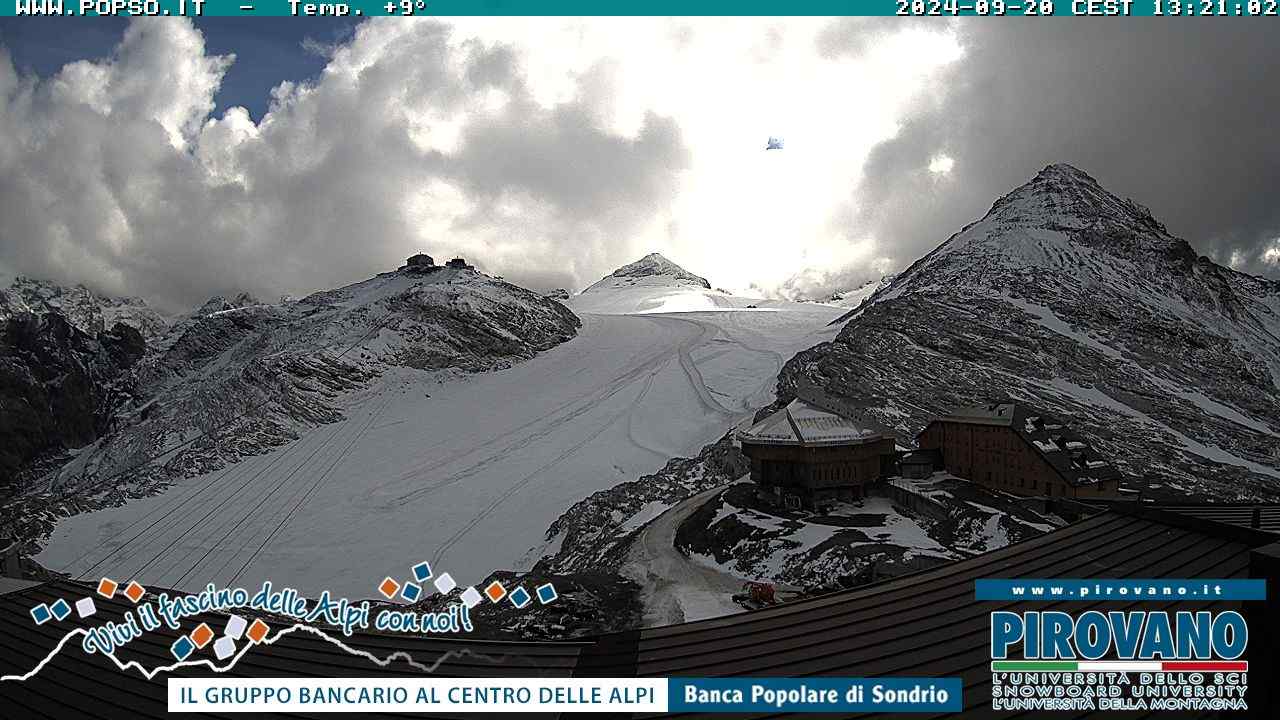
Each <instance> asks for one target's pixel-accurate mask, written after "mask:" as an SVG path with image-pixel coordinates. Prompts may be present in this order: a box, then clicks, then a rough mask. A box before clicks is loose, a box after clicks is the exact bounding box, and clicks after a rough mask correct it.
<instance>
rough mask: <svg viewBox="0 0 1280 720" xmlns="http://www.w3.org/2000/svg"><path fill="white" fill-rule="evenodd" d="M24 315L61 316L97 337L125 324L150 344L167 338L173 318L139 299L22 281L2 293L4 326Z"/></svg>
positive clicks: (0, 313)
mask: <svg viewBox="0 0 1280 720" xmlns="http://www.w3.org/2000/svg"><path fill="white" fill-rule="evenodd" d="M22 313H30V314H32V315H36V316H40V317H42V316H45V315H48V314H50V313H58V314H60V315H62V316H63V317H65V318H66V319H67V322H69V323H71V325H72V326H73V327H75V328H76V329H78V330H80V331H81V332H83V333H85V334H87V335H90V336H94V335H97V334H98V333H101V332H104V331H106V330H110V329H111V328H112V327H113V326H114V325H115V324H116V323H124V324H125V325H128V326H129V327H132V328H133V329H135V330H137V331H138V332H139V333H141V334H142V337H143V338H144V339H145V340H147V341H148V342H150V341H153V340H155V339H156V338H159V337H160V336H162V335H164V334H165V333H166V332H167V331H168V329H169V325H170V324H171V321H170V318H168V317H166V316H165V315H164V314H162V313H160V312H159V311H157V310H155V309H154V308H152V307H150V306H149V305H147V303H146V301H145V300H142V299H141V298H136V297H111V296H108V295H103V294H100V293H96V292H94V291H92V290H90V289H89V288H86V287H85V286H83V285H76V286H73V287H66V286H63V285H58V284H57V283H53V282H49V281H47V280H37V279H35V278H29V277H19V278H17V279H15V280H14V281H13V283H12V284H11V285H10V286H9V287H8V288H6V289H4V290H0V322H2V321H4V320H7V319H8V318H10V317H13V316H15V315H19V314H22Z"/></svg>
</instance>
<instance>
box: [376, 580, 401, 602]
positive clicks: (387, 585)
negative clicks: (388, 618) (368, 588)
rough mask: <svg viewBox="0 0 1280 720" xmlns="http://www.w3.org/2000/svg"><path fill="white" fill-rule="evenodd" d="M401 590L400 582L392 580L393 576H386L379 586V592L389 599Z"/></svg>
mask: <svg viewBox="0 0 1280 720" xmlns="http://www.w3.org/2000/svg"><path fill="white" fill-rule="evenodd" d="M399 590H400V583H398V582H396V581H395V580H392V579H391V578H386V579H385V580H383V581H382V584H381V585H379V586H378V592H380V593H382V596H383V597H385V598H386V599H388V600H390V599H392V598H394V597H395V596H396V592H397V591H399Z"/></svg>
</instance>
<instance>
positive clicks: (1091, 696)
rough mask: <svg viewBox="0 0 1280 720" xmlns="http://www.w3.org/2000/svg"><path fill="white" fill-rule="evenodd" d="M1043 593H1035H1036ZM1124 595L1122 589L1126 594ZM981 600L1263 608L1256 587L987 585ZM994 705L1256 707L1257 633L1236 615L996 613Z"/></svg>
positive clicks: (1199, 583)
mask: <svg viewBox="0 0 1280 720" xmlns="http://www.w3.org/2000/svg"><path fill="white" fill-rule="evenodd" d="M1032 588H1035V589H1032ZM1121 588H1123V589H1121ZM977 594H978V599H979V600H997V599H1020V600H1043V601H1049V602H1060V601H1063V600H1065V599H1075V600H1082V599H1084V600H1095V599H1097V598H1098V597H1099V596H1105V597H1111V598H1120V599H1125V600H1130V601H1132V600H1135V599H1141V600H1150V601H1164V602H1167V601H1169V600H1174V601H1178V600H1182V601H1185V600H1188V599H1196V600H1201V601H1203V600H1208V599H1213V600H1224V601H1231V600H1261V599H1263V598H1264V597H1265V585H1263V583H1262V582H1261V581H1252V580H1209V581H1203V580H1173V581H1170V580H1159V581H1152V580H984V581H979V588H978V593H977ZM990 618H991V707H992V709H993V710H1001V711H1021V712H1026V711H1033V712H1034V711H1064V712H1067V711H1070V712H1090V711H1139V710H1141V711H1148V712H1151V711H1178V712H1187V711H1192V712H1223V711H1228V712H1229V711H1243V710H1247V709H1248V707H1249V706H1248V690H1249V662H1248V660H1247V651H1248V647H1249V626H1248V622H1247V621H1246V620H1245V617H1244V615H1242V614H1241V613H1240V612H1238V611H1236V610H1234V609H1220V610H1219V609H1215V610H1127V609H1122V610H1100V609H1081V610H1070V609H1068V610H1058V609H1054V610H1017V611H1015V610H997V611H993V612H992V613H991V614H990Z"/></svg>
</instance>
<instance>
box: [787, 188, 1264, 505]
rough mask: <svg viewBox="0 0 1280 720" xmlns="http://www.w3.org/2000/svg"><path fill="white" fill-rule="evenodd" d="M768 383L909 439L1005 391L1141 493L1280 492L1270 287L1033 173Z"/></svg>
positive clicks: (1108, 197) (1111, 203) (1098, 192)
mask: <svg viewBox="0 0 1280 720" xmlns="http://www.w3.org/2000/svg"><path fill="white" fill-rule="evenodd" d="M842 320H844V321H846V322H845V323H844V327H843V329H842V330H841V332H840V335H839V337H838V338H836V339H835V341H833V342H831V343H829V344H824V345H819V346H817V347H815V348H813V349H812V350H810V351H808V352H805V353H801V354H800V355H798V356H797V357H796V358H794V359H793V360H792V361H791V363H789V364H788V367H787V369H786V370H785V371H784V372H783V374H782V386H783V390H784V393H785V392H786V391H787V389H788V388H790V387H794V383H796V382H799V381H800V380H801V378H807V379H808V380H809V381H812V382H817V383H819V384H820V385H823V386H824V387H826V388H827V389H828V390H829V391H832V392H834V393H838V394H844V395H848V396H853V397H864V398H871V399H875V400H879V401H880V403H881V410H880V415H881V419H883V420H884V421H886V422H887V423H889V424H890V425H892V426H895V427H897V428H898V429H899V431H900V432H901V433H902V439H903V440H904V441H908V440H909V439H910V437H911V434H912V433H914V432H916V431H918V430H919V429H920V428H921V427H922V426H923V425H924V423H925V422H926V420H927V419H928V417H930V416H931V415H934V414H936V413H938V412H940V411H943V410H945V409H947V408H948V407H950V406H954V405H962V404H972V403H975V402H983V401H985V400H987V399H988V398H992V397H1004V396H1011V397H1013V398H1015V399H1020V400H1025V401H1029V402H1032V403H1034V404H1036V405H1039V406H1041V407H1043V408H1044V409H1045V410H1047V411H1050V412H1054V413H1056V414H1058V415H1061V416H1064V417H1066V418H1068V419H1071V420H1073V421H1075V422H1076V423H1077V424H1078V425H1079V426H1080V427H1081V429H1082V430H1083V431H1085V433H1086V434H1087V435H1088V436H1089V437H1090V439H1091V440H1093V441H1095V443H1096V444H1097V445H1098V446H1099V447H1101V448H1103V449H1104V450H1105V451H1106V452H1107V453H1108V454H1109V455H1110V456H1111V457H1112V458H1113V459H1114V461H1115V462H1116V463H1117V465H1119V466H1120V467H1121V469H1123V470H1124V471H1126V473H1127V474H1128V475H1129V476H1130V477H1132V478H1133V479H1134V482H1133V484H1134V485H1137V486H1139V487H1141V488H1143V489H1144V490H1145V491H1146V492H1147V494H1148V495H1150V496H1157V497H1171V498H1179V499H1185V498H1186V497H1188V496H1193V497H1216V498H1223V499H1241V500H1243V499H1252V498H1257V497H1272V498H1274V497H1280V453H1278V452H1277V448H1278V447H1280V435H1278V434H1277V433H1278V432H1280V386H1278V385H1277V379H1280V283H1276V282H1273V281H1269V280H1265V279H1262V278H1256V277H1251V276H1248V275H1243V274H1241V273H1238V272H1235V271H1233V270H1230V269H1228V268H1224V267H1222V266H1219V265H1216V264H1214V263H1213V262H1212V261H1210V260H1209V259H1208V258H1205V257H1199V256H1197V254H1196V253H1195V251H1194V250H1193V249H1192V248H1191V246H1190V245H1188V244H1187V243H1186V242H1185V241H1183V240H1181V239H1178V238H1176V237H1173V236H1172V235H1170V234H1169V233H1168V231H1167V230H1166V229H1165V227H1164V226H1163V225H1162V224H1160V222H1159V221H1158V220H1156V219H1155V218H1153V217H1152V216H1151V213H1150V212H1149V211H1148V210H1147V209H1146V208H1144V207H1142V206H1141V205H1139V204H1137V203H1135V202H1133V201H1131V200H1122V199H1120V198H1117V197H1116V196H1114V195H1112V194H1110V193H1108V192H1107V191H1106V190H1104V189H1103V188H1102V187H1101V186H1099V185H1098V183H1097V182H1096V181H1095V180H1094V179H1093V178H1091V177H1090V176H1088V175H1087V174H1085V173H1083V172H1081V171H1080V170H1077V169H1075V168H1072V167H1070V166H1066V165H1053V166H1050V167H1048V168H1045V169H1044V170H1043V171H1042V172H1041V173H1040V174H1038V175H1037V176H1036V177H1035V178H1033V179H1032V180H1031V181H1030V182H1028V183H1027V184H1026V185H1024V186H1022V187H1020V188H1017V189H1015V190H1014V191H1012V192H1011V193H1009V194H1008V195H1006V196H1004V197H1003V198H1000V199H999V200H997V201H996V202H995V204H994V205H993V206H992V208H991V210H990V212H988V213H987V215H986V216H985V217H983V218H982V219H981V220H979V221H977V222H975V223H973V224H971V225H969V226H967V227H965V228H964V229H962V230H961V231H960V232H958V233H957V234H955V235H954V236H952V237H951V238H950V239H948V240H947V241H946V242H945V243H943V244H942V245H940V246H939V247H938V248H937V249H935V250H934V251H933V252H931V253H929V254H928V255H926V256H925V257H924V258H922V259H920V260H919V261H917V262H916V263H915V264H914V265H912V266H911V267H910V268H908V269H907V270H906V271H904V272H903V273H901V274H900V275H899V276H897V277H896V278H895V279H894V280H893V282H891V283H890V284H889V285H887V286H886V287H884V288H882V289H880V290H878V291H877V292H875V293H874V294H873V295H872V296H871V297H870V298H868V299H867V301H866V302H864V303H863V304H862V305H861V306H859V307H858V308H856V309H855V310H853V311H851V312H849V313H848V314H847V315H846V316H844V318H842Z"/></svg>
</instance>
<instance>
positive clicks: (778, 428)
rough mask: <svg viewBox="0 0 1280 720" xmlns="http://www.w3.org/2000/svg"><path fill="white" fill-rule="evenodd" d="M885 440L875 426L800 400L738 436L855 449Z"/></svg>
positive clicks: (750, 440) (747, 439)
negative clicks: (851, 446)
mask: <svg viewBox="0 0 1280 720" xmlns="http://www.w3.org/2000/svg"><path fill="white" fill-rule="evenodd" d="M886 437H891V435H890V433H889V432H888V431H887V430H886V429H885V428H884V427H883V426H881V425H879V424H877V423H875V422H872V421H870V420H866V419H862V420H854V419H852V418H850V417H848V416H845V415H839V414H836V413H835V412H831V411H830V410H824V409H822V408H820V407H818V406H816V405H813V404H811V403H809V402H806V401H804V400H801V399H800V398H796V399H795V400H792V401H791V402H790V403H788V404H787V406H786V407H784V408H782V409H781V410H778V411H777V412H775V413H773V414H772V415H770V416H768V417H766V418H765V419H763V420H761V421H760V422H758V423H756V424H754V425H752V426H751V427H749V428H747V429H746V430H743V431H741V432H739V433H738V439H739V440H740V441H742V442H745V443H752V444H758V445H800V446H804V447H824V446H833V445H857V444H861V443H867V442H873V441H876V440H881V439H883V438H886Z"/></svg>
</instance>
